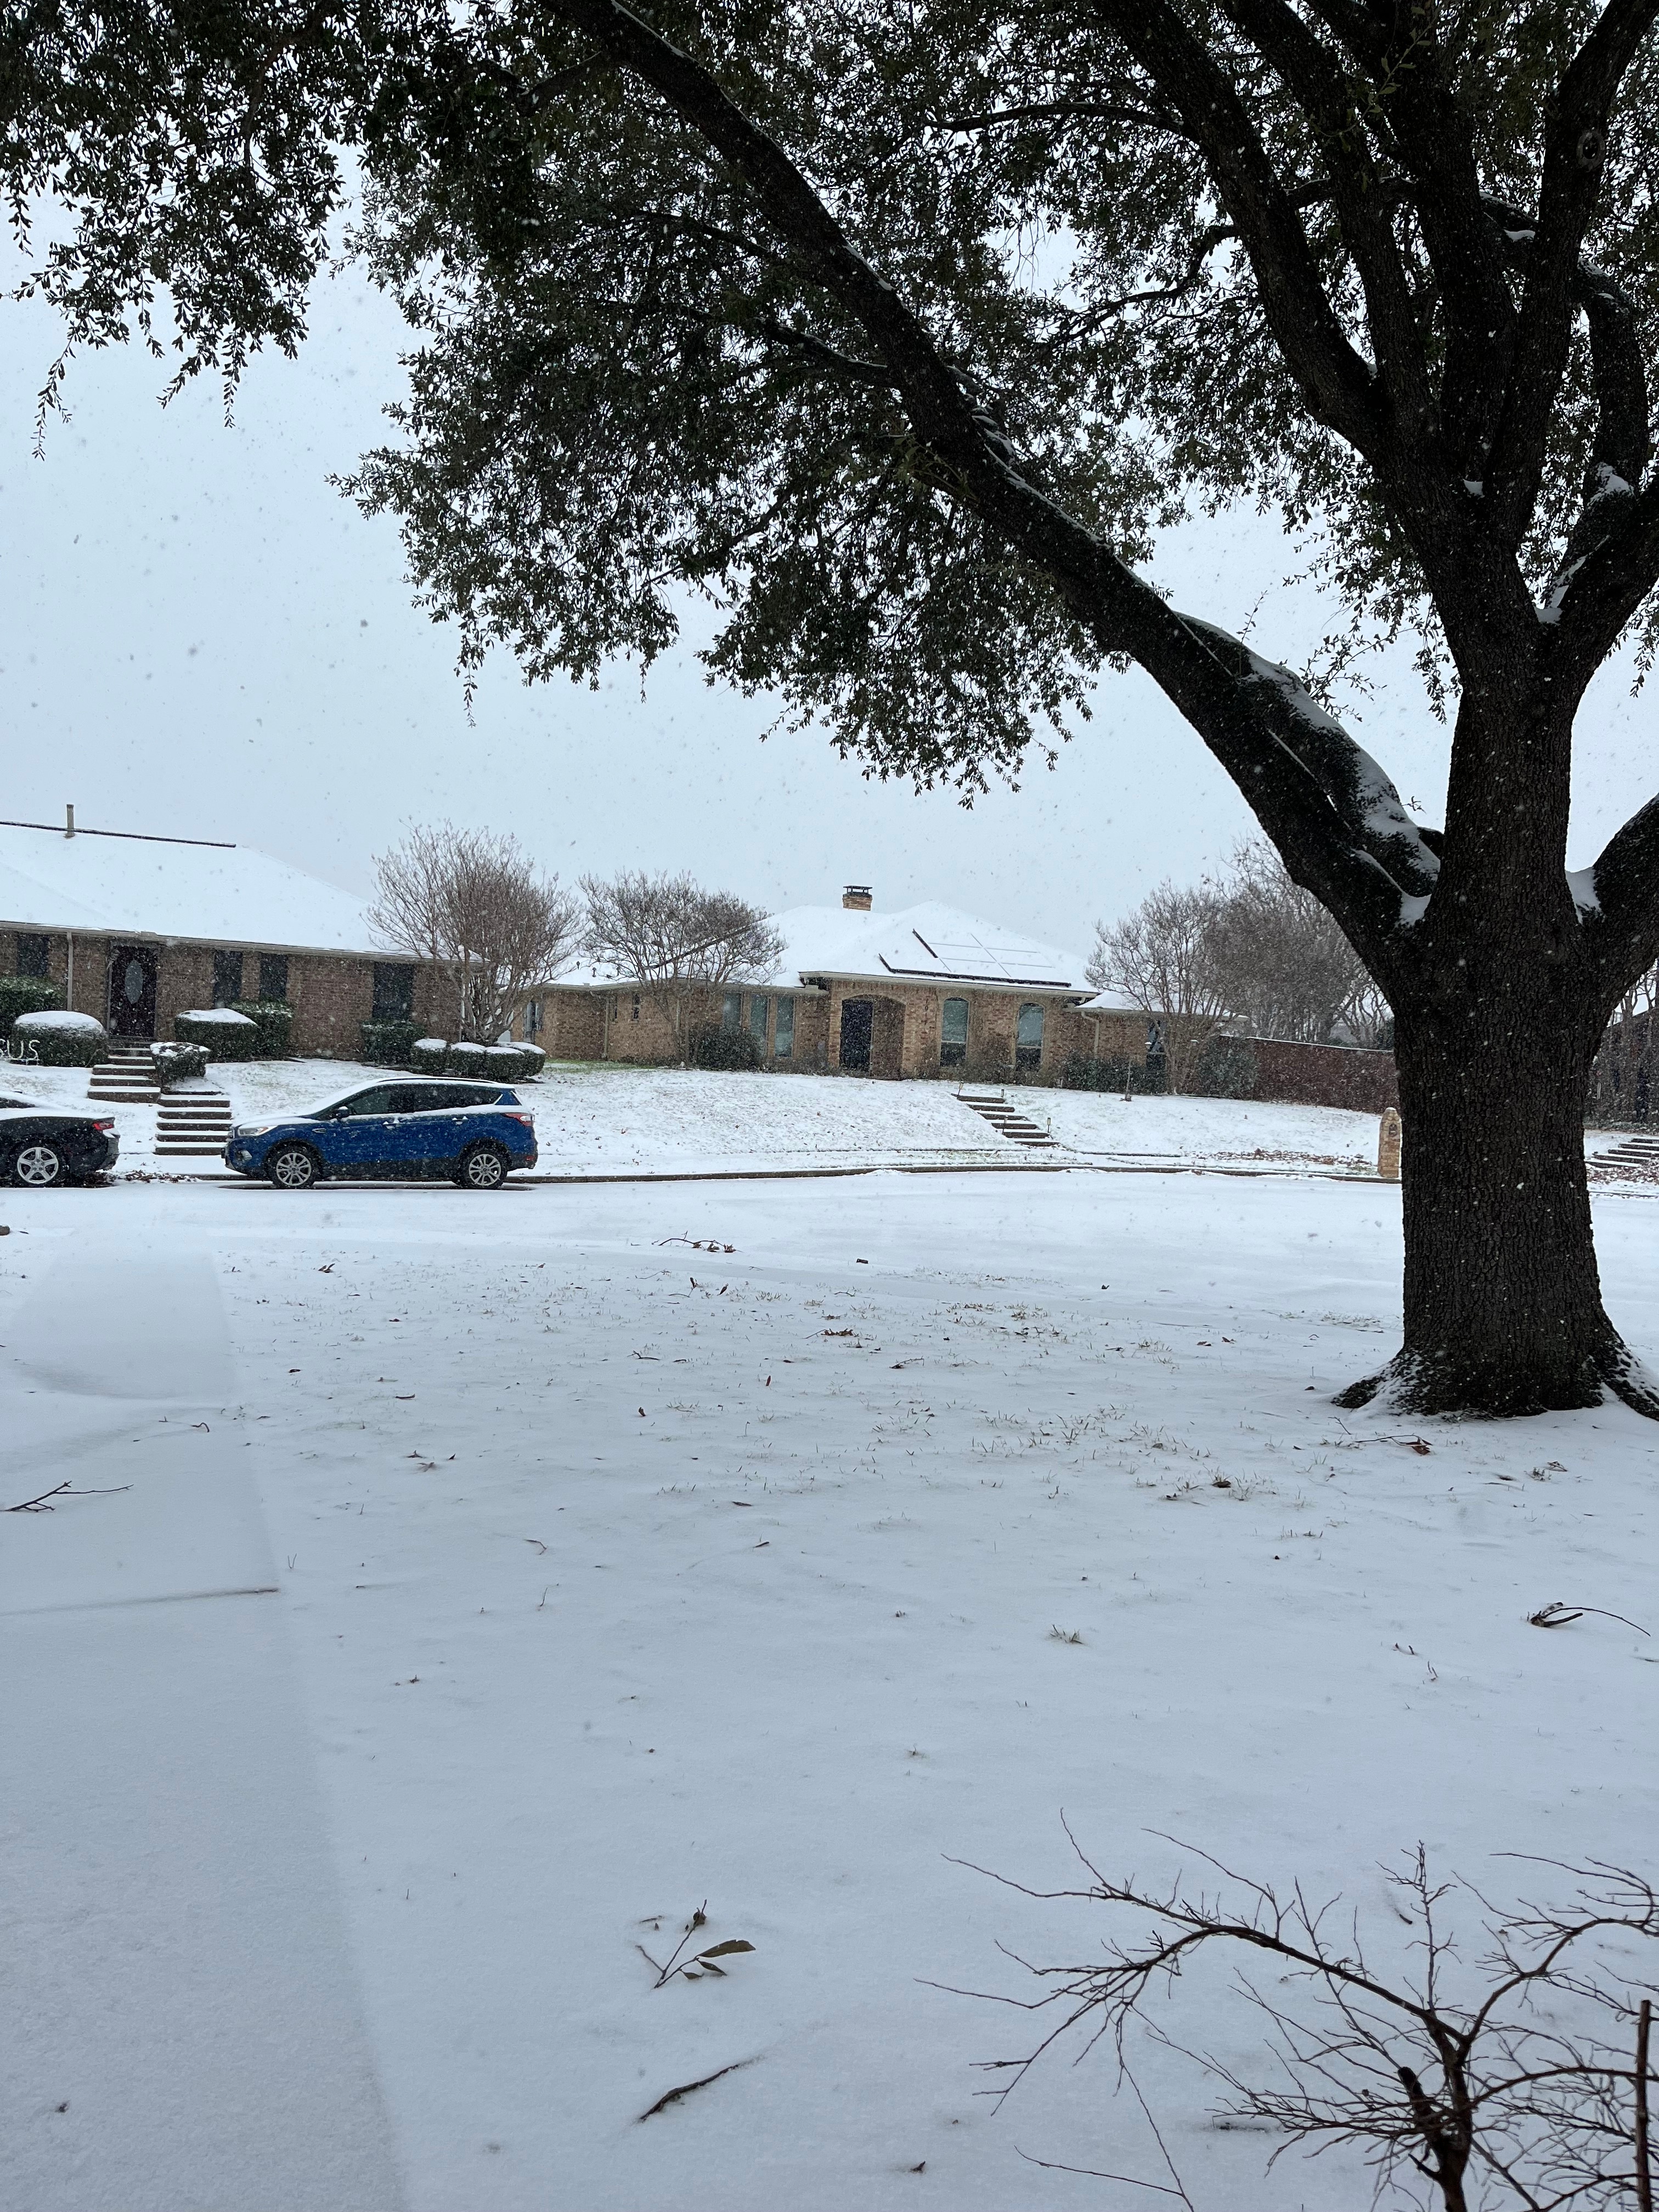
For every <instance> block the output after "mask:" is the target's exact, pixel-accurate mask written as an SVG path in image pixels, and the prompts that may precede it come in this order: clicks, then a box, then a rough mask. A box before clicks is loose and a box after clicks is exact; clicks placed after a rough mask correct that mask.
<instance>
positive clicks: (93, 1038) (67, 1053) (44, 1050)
mask: <svg viewBox="0 0 1659 2212" xmlns="http://www.w3.org/2000/svg"><path fill="white" fill-rule="evenodd" d="M108 1042H109V1039H108V1038H107V1037H106V1036H105V1034H104V1024H102V1022H100V1021H98V1020H96V1019H95V1018H94V1017H93V1016H92V1015H91V1014H69V1013H60V1012H40V1013H33V1014H19V1015H18V1017H17V1018H16V1020H15V1022H13V1024H12V1025H11V1048H12V1054H13V1057H14V1058H21V1059H27V1060H32V1061H33V1063H34V1065H35V1066H37V1067H96V1066H97V1065H98V1063H99V1061H100V1060H101V1059H102V1058H103V1056H104V1052H105V1048H106V1046H107V1044H108Z"/></svg>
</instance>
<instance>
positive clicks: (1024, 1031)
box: [1014, 1006, 1042, 1067]
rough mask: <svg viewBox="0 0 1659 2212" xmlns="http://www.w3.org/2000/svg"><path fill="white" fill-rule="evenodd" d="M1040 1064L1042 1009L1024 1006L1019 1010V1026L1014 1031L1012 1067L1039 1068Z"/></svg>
mask: <svg viewBox="0 0 1659 2212" xmlns="http://www.w3.org/2000/svg"><path fill="white" fill-rule="evenodd" d="M1014 1066H1016V1067H1040V1066H1042V1007H1041V1006H1022V1007H1021V1008H1020V1010H1019V1026H1018V1029H1017V1030H1015V1031H1014Z"/></svg>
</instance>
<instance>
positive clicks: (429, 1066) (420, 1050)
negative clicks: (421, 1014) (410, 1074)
mask: <svg viewBox="0 0 1659 2212" xmlns="http://www.w3.org/2000/svg"><path fill="white" fill-rule="evenodd" d="M448 1052H449V1047H448V1045H447V1043H446V1042H444V1040H443V1038H442V1037H417V1038H416V1040H415V1042H414V1043H413V1044H412V1045H411V1046H410V1053H409V1064H410V1067H412V1068H413V1069H414V1071H415V1073H416V1075H441V1074H442V1073H443V1072H444V1062H445V1060H446V1058H447V1054H448Z"/></svg>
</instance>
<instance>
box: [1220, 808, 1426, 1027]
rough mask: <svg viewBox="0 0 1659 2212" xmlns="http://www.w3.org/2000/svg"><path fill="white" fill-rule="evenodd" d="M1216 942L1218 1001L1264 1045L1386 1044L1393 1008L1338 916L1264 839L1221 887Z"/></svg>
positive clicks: (1239, 854) (1250, 845)
mask: <svg viewBox="0 0 1659 2212" xmlns="http://www.w3.org/2000/svg"><path fill="white" fill-rule="evenodd" d="M1213 888H1214V889H1215V890H1216V892H1217V911H1216V919H1215V927H1214V929H1213V932H1212V938H1211V941H1210V951H1211V957H1212V961H1213V963H1214V967H1215V972H1216V983H1217V988H1218V994H1219V995H1220V996H1221V997H1222V998H1223V999H1224V1000H1225V1001H1226V1004H1227V1006H1228V1007H1229V1008H1230V1010H1231V1012H1234V1013H1237V1014H1241V1015H1243V1018H1245V1020H1246V1021H1248V1022H1249V1025H1250V1027H1251V1029H1252V1030H1254V1031H1255V1035H1256V1036H1262V1037H1285V1038H1288V1039H1289V1040H1291V1042H1294V1043H1298V1044H1326V1043H1328V1042H1330V1040H1331V1038H1332V1036H1334V1034H1335V1033H1336V1032H1338V1031H1339V1030H1346V1032H1347V1035H1348V1036H1350V1037H1351V1038H1352V1041H1353V1042H1356V1043H1360V1044H1371V1043H1376V1042H1381V1041H1382V1040H1383V1038H1384V1037H1385V1036H1386V1035H1387V1034H1388V1025H1389V1020H1390V1016H1389V1003H1388V1000H1386V999H1385V998H1384V997H1383V994H1382V992H1381V991H1380V990H1379V989H1378V988H1377V986H1376V983H1375V981H1373V980H1372V977H1371V975H1370V969H1368V968H1367V967H1366V965H1365V963H1364V961H1363V960H1362V959H1361V958H1360V957H1359V955H1358V952H1356V951H1355V950H1354V948H1353V946H1352V944H1351V943H1350V942H1349V940H1348V939H1347V937H1346V935H1345V934H1344V933H1343V931H1342V928H1341V927H1340V924H1339V923H1338V921H1337V920H1336V918H1335V916H1334V915H1333V914H1332V913H1331V910H1330V908H1328V906H1326V905H1325V904H1324V903H1323V902H1322V901H1321V900H1319V899H1317V898H1316V896H1314V894H1313V893H1312V892H1311V891H1310V890H1304V888H1303V886H1302V885H1301V884H1298V883H1297V881H1296V879H1295V878H1294V877H1293V876H1292V875H1291V872H1290V871H1289V869H1288V868H1286V866H1285V863H1284V862H1283V861H1282V860H1280V859H1279V855H1278V854H1277V853H1275V852H1274V851H1273V848H1272V847H1271V846H1270V845H1268V844H1267V843H1265V842H1262V841H1261V840H1260V839H1256V840H1252V841H1250V842H1246V843H1244V844H1242V845H1240V846H1239V847H1238V848H1237V850H1236V851H1235V852H1234V854H1233V856H1232V866H1231V872H1230V873H1229V875H1228V876H1226V877H1225V878H1223V880H1222V881H1221V882H1220V883H1219V884H1217V885H1215V886H1214V887H1213Z"/></svg>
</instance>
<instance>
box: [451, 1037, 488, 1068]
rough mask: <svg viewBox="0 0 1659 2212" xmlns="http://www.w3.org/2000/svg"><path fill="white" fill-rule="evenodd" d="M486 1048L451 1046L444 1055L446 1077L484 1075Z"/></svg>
mask: <svg viewBox="0 0 1659 2212" xmlns="http://www.w3.org/2000/svg"><path fill="white" fill-rule="evenodd" d="M485 1050H486V1047H484V1046H483V1045H481V1044H453V1045H451V1046H450V1048H449V1049H448V1051H447V1053H446V1054H444V1073H446V1074H447V1075H482V1074H483V1073H484V1067H485V1060H484V1053H485Z"/></svg>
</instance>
